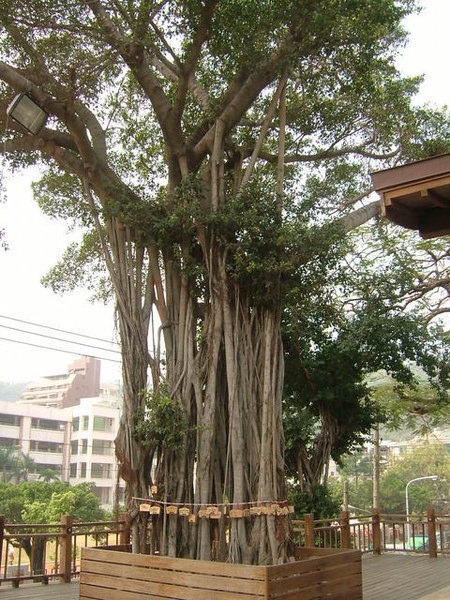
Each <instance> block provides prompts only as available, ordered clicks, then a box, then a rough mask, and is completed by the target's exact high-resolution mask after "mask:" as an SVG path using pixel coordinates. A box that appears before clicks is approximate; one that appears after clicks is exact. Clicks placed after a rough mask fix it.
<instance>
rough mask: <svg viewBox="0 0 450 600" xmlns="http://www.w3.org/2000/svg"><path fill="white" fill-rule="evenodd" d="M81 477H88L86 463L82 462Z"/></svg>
mask: <svg viewBox="0 0 450 600" xmlns="http://www.w3.org/2000/svg"><path fill="white" fill-rule="evenodd" d="M80 477H82V478H83V479H85V478H86V463H80Z"/></svg>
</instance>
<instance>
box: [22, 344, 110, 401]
mask: <svg viewBox="0 0 450 600" xmlns="http://www.w3.org/2000/svg"><path fill="white" fill-rule="evenodd" d="M100 367H101V361H100V360H98V359H97V358H92V357H91V356H82V357H80V358H78V359H76V360H74V362H73V363H72V364H70V365H68V367H67V372H66V373H61V374H59V375H47V376H45V377H42V378H40V379H38V380H37V381H34V382H32V383H29V384H28V386H27V389H26V390H25V392H23V394H22V395H21V397H20V400H19V402H20V403H26V404H35V405H40V406H49V407H54V408H69V407H71V406H76V405H77V404H79V402H80V400H81V398H94V397H97V396H99V394H100Z"/></svg>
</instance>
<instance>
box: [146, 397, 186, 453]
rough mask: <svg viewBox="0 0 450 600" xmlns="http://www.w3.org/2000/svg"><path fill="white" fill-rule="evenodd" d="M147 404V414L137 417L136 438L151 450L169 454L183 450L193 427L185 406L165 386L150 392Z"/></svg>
mask: <svg viewBox="0 0 450 600" xmlns="http://www.w3.org/2000/svg"><path fill="white" fill-rule="evenodd" d="M144 401H145V411H144V412H143V413H140V412H139V413H136V415H135V425H134V436H135V438H136V439H138V440H139V441H140V442H141V444H143V445H144V446H147V447H151V448H161V449H165V450H168V451H174V450H180V449H181V448H183V446H184V444H185V439H186V435H187V434H188V432H189V431H190V427H189V423H188V421H187V419H186V417H185V415H184V413H183V409H182V408H181V406H180V405H179V404H177V402H176V401H175V400H174V399H173V398H171V397H170V396H169V394H168V393H167V390H166V388H165V387H164V386H160V387H159V388H158V389H157V390H155V391H147V392H146V393H145V397H144Z"/></svg>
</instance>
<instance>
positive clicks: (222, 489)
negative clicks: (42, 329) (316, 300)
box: [0, 0, 424, 563]
mask: <svg viewBox="0 0 450 600" xmlns="http://www.w3.org/2000/svg"><path fill="white" fill-rule="evenodd" d="M412 4H413V3H412V2H411V1H410V0H374V1H370V2H369V1H367V0H333V1H330V0H295V1H292V0H276V1H273V0H257V1H256V0H220V1H219V0H134V1H128V2H125V1H120V0H72V1H70V2H69V1H67V0H29V1H28V2H19V1H17V0H1V2H0V20H1V31H2V33H1V38H0V46H1V62H0V79H1V81H2V82H3V85H2V88H1V97H2V103H1V119H2V122H3V125H4V131H5V133H4V141H3V152H4V154H5V155H6V156H8V157H10V162H9V163H8V164H10V165H11V166H12V167H18V166H21V165H23V164H30V163H32V162H35V163H37V164H38V165H39V169H40V173H41V175H42V178H41V180H40V181H39V182H38V183H37V184H36V185H35V194H36V197H37V199H38V201H39V202H40V205H41V207H42V208H43V210H44V211H45V212H46V213H48V214H50V215H52V216H56V217H60V218H65V219H67V220H71V219H73V220H75V221H76V222H77V223H79V224H81V225H82V226H83V227H84V228H85V235H84V237H83V240H82V243H81V245H80V246H79V247H77V248H75V247H73V246H72V247H71V248H69V249H68V251H67V254H66V256H65V257H64V260H63V261H62V262H61V263H59V264H58V266H57V267H55V269H54V271H53V272H52V273H51V274H50V277H49V279H48V281H50V280H51V282H52V285H54V286H58V285H60V286H61V285H63V284H62V282H63V281H64V282H65V283H64V285H66V286H70V285H75V284H76V283H78V282H79V281H81V280H84V281H86V280H87V278H90V279H89V281H90V285H94V283H93V279H92V278H93V277H94V276H95V275H96V274H100V273H101V269H102V268H103V267H106V269H107V273H108V278H107V279H105V278H101V277H99V279H98V283H97V284H96V285H97V286H98V291H99V293H100V292H102V293H103V292H105V293H106V292H107V288H108V286H110V288H111V290H112V292H113V294H114V297H115V302H116V306H117V316H118V330H119V335H120V342H121V349H122V359H123V393H124V400H123V402H124V406H123V415H122V420H121V426H120V431H119V434H118V437H117V440H116V452H117V456H118V458H119V461H120V464H121V475H122V477H123V478H124V480H125V481H126V482H127V501H128V506H129V508H130V511H131V512H132V516H133V517H135V520H136V523H138V522H139V520H140V519H141V520H142V514H143V513H140V512H138V511H137V510H135V511H134V512H133V509H136V508H137V507H138V505H139V503H140V502H141V501H142V500H143V499H149V504H150V506H155V507H157V508H159V510H160V514H159V515H156V514H155V516H152V518H153V519H155V526H154V528H153V531H154V535H155V536H156V538H157V539H155V540H154V541H153V543H154V544H157V545H158V548H159V550H160V552H161V553H166V554H169V555H172V556H174V555H178V556H189V557H195V558H200V559H210V558H211V557H212V556H214V557H217V558H219V559H223V560H225V559H227V560H230V561H235V562H245V563H250V562H258V563H267V562H270V563H271V562H279V561H283V560H286V559H287V557H288V556H289V553H290V543H289V526H288V522H289V519H288V516H287V515H286V513H287V512H288V509H287V507H286V491H285V482H284V460H283V452H284V448H283V431H282V419H281V396H282V387H283V348H282V344H281V336H280V321H281V316H282V311H283V306H284V301H285V298H286V294H288V293H291V292H292V290H296V293H301V292H302V290H304V293H307V290H308V286H310V285H311V282H313V281H314V277H315V276H319V275H320V273H321V270H322V268H324V267H325V265H326V264H327V262H328V261H330V260H334V255H335V253H336V252H337V249H338V248H339V245H340V243H341V241H342V239H343V237H344V234H345V233H346V232H348V231H350V230H352V229H353V228H355V227H357V226H358V225H359V224H361V223H364V222H366V221H367V220H369V219H370V218H371V217H373V216H375V215H376V214H377V213H378V202H377V200H376V199H375V200H374V199H373V198H369V199H368V194H369V192H370V187H369V183H368V182H369V181H370V178H369V176H368V175H369V172H370V170H373V169H374V168H376V164H379V165H381V166H383V165H391V164H393V162H392V161H395V160H400V159H402V160H406V159H407V158H408V157H410V156H412V152H413V151H414V149H415V145H414V143H413V142H412V141H411V140H413V138H414V135H416V134H418V129H419V125H420V123H419V122H418V118H419V117H420V114H418V113H416V112H415V111H414V110H413V109H411V107H410V98H411V96H412V94H413V93H414V92H415V90H416V87H417V85H418V80H412V79H402V78H401V77H400V75H399V73H398V72H397V70H396V68H395V63H394V58H395V53H396V51H397V50H398V48H399V46H400V44H401V43H402V41H403V39H404V32H403V31H402V29H401V20H402V18H403V17H404V16H405V15H406V14H407V13H408V12H410V10H412ZM19 93H24V94H26V95H28V96H29V97H31V98H32V99H33V100H34V101H35V102H36V103H38V104H39V106H41V107H42V108H43V109H44V110H45V111H46V113H47V114H48V119H47V122H46V125H45V126H44V127H43V128H42V129H41V130H40V131H39V132H38V133H37V134H35V135H33V134H31V133H29V132H27V131H26V130H24V129H23V128H22V127H21V126H20V125H19V124H17V123H16V122H15V121H14V120H13V119H12V118H11V116H10V115H9V114H8V111H7V106H8V104H9V103H10V102H11V100H12V98H13V97H14V96H15V95H16V94H19ZM9 112H10V111H9ZM421 116H422V118H423V117H424V113H421ZM24 218H25V217H24ZM147 389H150V390H151V391H149V392H145V390H147ZM169 505H173V506H175V507H176V509H175V510H176V512H177V513H178V514H170V513H171V511H169V510H166V509H167V508H168V506H169ZM180 507H182V508H184V509H185V510H183V511H182V513H180V512H179V509H180ZM172 510H173V509H172ZM226 510H227V511H228V517H227V521H225V518H224V512H225V511H226ZM231 511H233V512H231ZM153 512H154V513H156V512H157V510H155V511H153ZM183 514H186V517H183V516H182V515H183ZM208 517H209V518H208ZM225 522H226V523H227V524H228V525H227V527H225ZM135 539H137V536H135Z"/></svg>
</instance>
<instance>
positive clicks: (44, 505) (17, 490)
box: [0, 482, 106, 523]
mask: <svg viewBox="0 0 450 600" xmlns="http://www.w3.org/2000/svg"><path fill="white" fill-rule="evenodd" d="M0 514H2V515H5V520H6V522H7V523H58V522H59V520H60V518H61V516H62V515H65V514H70V515H72V516H73V518H74V519H77V520H80V521H96V520H101V519H104V518H105V517H106V513H105V512H104V511H103V510H102V509H101V508H100V504H99V500H98V498H97V497H96V496H95V494H94V493H93V491H92V486H91V485H90V484H87V483H83V484H79V485H76V486H73V487H72V486H69V484H67V483H62V482H52V483H46V482H22V483H19V484H11V483H6V484H5V483H1V484H0Z"/></svg>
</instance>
